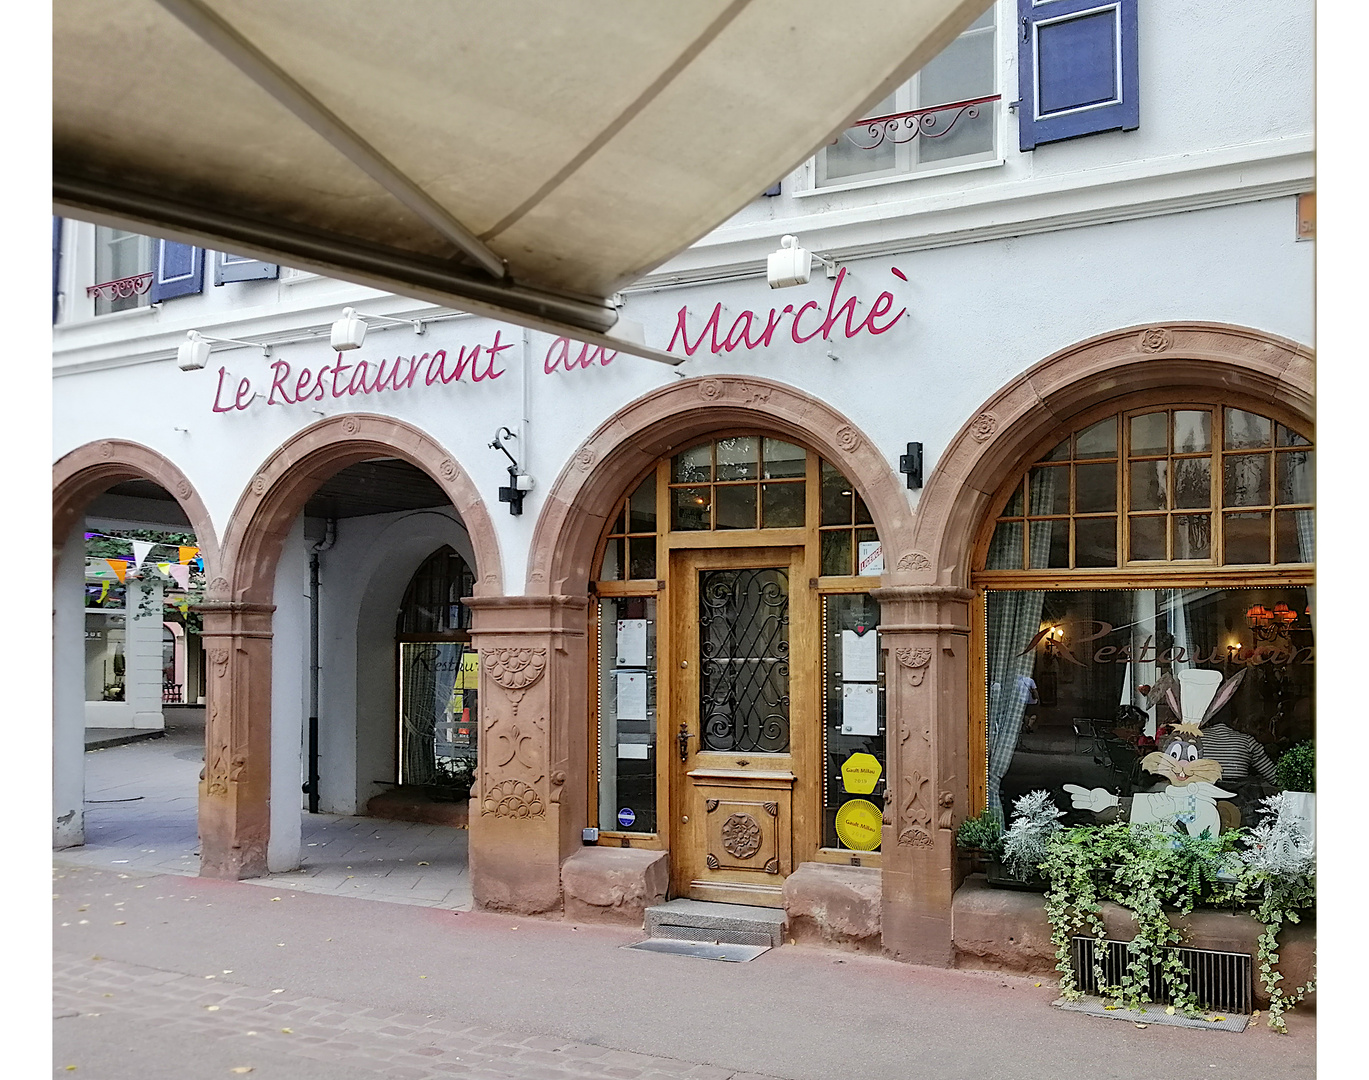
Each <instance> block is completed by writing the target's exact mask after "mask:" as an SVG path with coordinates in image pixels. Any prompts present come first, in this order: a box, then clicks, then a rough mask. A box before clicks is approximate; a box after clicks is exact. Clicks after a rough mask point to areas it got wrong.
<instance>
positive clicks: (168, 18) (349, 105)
mask: <svg viewBox="0 0 1369 1080" xmlns="http://www.w3.org/2000/svg"><path fill="white" fill-rule="evenodd" d="M988 6H989V0H867V2H857V0H851V2H847V3H833V2H832V0H671V2H665V0H659V2H651V0H483V2H475V0H407V2H406V0H396V2H391V3H379V2H376V0H120V2H119V3H109V2H108V0H59V2H58V3H56V4H54V5H53V15H52V19H53V33H54V40H53V184H54V205H55V207H56V212H57V213H59V214H63V215H68V216H73V217H79V218H85V219H88V220H96V221H101V222H104V223H108V224H116V225H120V226H122V227H125V228H134V229H143V230H146V231H153V232H156V233H157V234H158V235H161V236H164V237H168V238H170V239H174V240H179V241H182V242H186V243H194V244H198V245H202V246H208V247H214V248H217V249H222V250H227V251H232V252H235V253H237V254H241V255H245V256H249V257H252V258H258V259H264V260H267V261H271V262H283V263H285V264H287V265H290V266H295V267H299V268H301V269H308V270H315V271H318V272H320V273H324V274H328V275H331V276H333V277H337V278H342V279H345V280H350V281H355V282H359V283H361V284H365V285H371V286H374V287H376V288H381V289H385V290H388V291H393V292H397V293H401V294H405V295H409V296H414V297H417V298H420V299H424V300H430V301H433V302H436V303H441V304H450V305H454V306H456V307H459V308H462V309H465V310H469V311H475V312H479V313H482V314H488V315H492V316H495V317H497V318H501V319H506V320H509V321H511V322H514V323H518V324H522V325H525V326H533V327H535V328H539V329H548V330H552V331H554V332H556V333H558V334H567V335H572V336H575V337H577V338H579V339H580V340H583V341H588V342H591V343H602V344H612V345H614V347H618V348H623V349H625V350H626V351H629V352H637V353H639V354H641V355H649V356H652V357H653V358H654V359H667V360H669V361H670V362H678V358H677V357H668V356H667V355H666V354H664V353H663V352H659V351H657V350H655V349H651V348H642V347H640V346H638V345H634V344H631V343H625V342H623V341H622V340H619V339H618V338H616V337H610V336H607V335H609V332H610V331H611V330H612V329H613V326H614V323H615V322H616V321H617V312H616V311H615V309H614V308H613V306H612V305H611V304H610V303H609V301H608V299H607V298H608V297H610V296H611V295H612V294H613V293H614V292H615V291H617V290H618V289H620V288H622V287H623V286H624V285H626V284H628V283H630V282H632V281H634V280H635V279H637V278H638V277H640V276H641V275H642V274H644V273H646V272H648V271H650V270H652V269H653V268H655V267H657V266H659V265H660V264H661V263H663V262H664V261H666V260H667V259H669V258H670V257H671V256H672V255H674V254H675V253H676V252H678V251H680V250H682V249H684V248H685V247H687V246H688V245H689V244H691V243H693V242H694V241H695V240H697V239H699V237H701V236H703V235H704V234H705V233H707V232H708V231H709V230H710V229H712V228H714V227H716V226H717V225H719V224H720V223H722V222H723V221H725V220H726V219H727V218H728V217H729V216H730V215H732V214H733V213H735V212H736V211H737V210H739V209H740V208H741V207H742V206H744V205H745V204H746V203H747V202H749V201H750V200H752V199H754V198H755V197H756V196H757V195H758V194H760V192H761V191H762V190H763V189H764V188H766V187H767V186H768V185H770V184H771V183H773V182H774V181H775V179H776V178H777V177H780V176H782V175H783V174H784V173H786V172H787V171H789V170H790V169H792V168H793V167H794V166H795V165H797V164H798V163H799V162H800V161H802V160H803V159H804V158H805V157H807V156H808V155H809V154H811V153H812V152H813V151H814V150H815V149H816V148H817V147H818V146H820V145H822V144H823V143H824V142H826V141H827V140H828V139H829V138H830V136H831V135H832V134H833V133H835V132H836V131H838V130H840V129H841V128H842V127H844V126H845V125H846V124H847V123H849V122H850V121H851V120H853V119H855V118H857V117H859V116H860V115H861V113H862V110H863V109H864V108H866V107H867V106H869V105H872V104H874V103H875V102H877V101H879V100H880V99H881V98H882V97H884V96H885V95H886V94H887V93H888V92H889V91H890V89H892V87H893V86H895V85H897V84H898V83H899V82H901V81H902V80H904V79H906V78H908V77H909V76H910V75H911V74H912V73H913V72H914V71H916V70H917V68H919V67H920V66H921V65H922V64H924V63H926V62H927V60H929V59H930V58H931V57H933V56H934V55H936V53H937V52H938V51H940V49H941V48H943V47H944V46H945V45H946V44H947V43H949V42H950V41H951V40H952V39H953V38H954V37H955V35H956V34H958V33H959V32H960V31H961V30H962V29H964V28H965V27H966V26H968V25H969V23H970V22H972V21H973V20H974V19H975V18H976V17H977V16H978V15H980V14H981V13H982V12H983V11H984V10H985V9H986V8H987V7H988ZM620 332H623V331H621V328H620Z"/></svg>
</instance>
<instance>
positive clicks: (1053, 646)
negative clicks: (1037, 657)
mask: <svg viewBox="0 0 1369 1080" xmlns="http://www.w3.org/2000/svg"><path fill="white" fill-rule="evenodd" d="M1064 640H1065V631H1064V628H1063V627H1059V626H1056V627H1053V628H1052V629H1051V631H1050V632H1049V633H1048V634H1046V655H1047V656H1054V655H1055V654H1056V650H1057V649H1058V648H1060V643H1061V642H1062V641H1064Z"/></svg>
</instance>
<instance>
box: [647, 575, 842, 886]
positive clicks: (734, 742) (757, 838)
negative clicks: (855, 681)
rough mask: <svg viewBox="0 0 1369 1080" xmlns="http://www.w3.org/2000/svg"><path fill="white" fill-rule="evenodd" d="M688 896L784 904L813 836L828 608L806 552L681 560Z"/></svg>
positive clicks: (679, 855) (675, 739) (679, 735)
mask: <svg viewBox="0 0 1369 1080" xmlns="http://www.w3.org/2000/svg"><path fill="white" fill-rule="evenodd" d="M672 559H673V562H672V565H671V597H670V601H671V608H672V633H671V639H672V642H673V643H674V645H673V649H672V652H673V656H672V664H671V676H672V680H671V681H672V686H671V695H672V705H673V707H672V710H671V716H672V717H673V723H674V726H675V730H673V731H672V732H670V733H669V738H670V740H671V742H672V743H673V745H672V746H671V747H670V750H671V751H672V754H671V761H672V764H673V767H674V770H675V771H674V776H673V783H672V784H671V803H672V807H673V809H674V811H675V815H674V816H675V823H676V828H677V833H676V835H677V837H678V840H677V842H676V843H674V844H672V850H671V863H672V866H673V868H674V870H673V873H674V877H675V880H674V889H673V891H674V893H675V895H677V896H689V897H692V898H694V899H697V900H720V901H725V902H730V903H742V904H757V905H762V906H766V907H780V906H782V904H783V897H782V894H781V888H782V886H783V884H784V879H785V877H787V876H788V875H789V873H790V872H791V871H792V870H793V866H794V851H795V849H796V848H797V849H798V850H799V851H804V850H807V848H808V847H809V846H810V845H811V842H812V838H810V837H808V836H807V835H806V833H805V832H804V830H806V829H812V828H813V827H814V823H813V822H810V821H809V820H808V817H809V816H810V815H807V814H804V813H803V812H802V807H803V806H805V805H806V803H807V802H808V801H810V800H808V799H806V798H804V797H803V796H804V795H805V794H806V793H807V792H808V791H809V790H810V789H811V787H812V784H813V783H814V777H813V769H814V767H815V765H816V761H817V746H816V736H817V733H818V723H817V721H816V716H817V711H818V699H817V692H818V680H817V646H818V640H819V634H818V626H817V602H816V598H815V596H814V595H813V592H812V590H810V589H809V588H808V581H807V579H806V577H805V575H804V551H803V549H802V548H752V549H749V550H725V551H719V550H700V551H677V552H675V553H673V555H672Z"/></svg>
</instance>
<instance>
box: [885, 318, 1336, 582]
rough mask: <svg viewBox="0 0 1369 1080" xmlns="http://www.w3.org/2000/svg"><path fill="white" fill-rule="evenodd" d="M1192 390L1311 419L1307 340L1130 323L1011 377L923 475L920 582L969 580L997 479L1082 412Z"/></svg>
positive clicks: (1191, 325)
mask: <svg viewBox="0 0 1369 1080" xmlns="http://www.w3.org/2000/svg"><path fill="white" fill-rule="evenodd" d="M1158 390H1166V391H1171V392H1172V393H1173V394H1174V395H1175V396H1176V397H1182V396H1183V395H1184V394H1185V393H1186V392H1192V391H1195V390H1198V391H1204V392H1210V393H1220V394H1223V395H1225V396H1227V397H1235V398H1241V399H1244V400H1246V401H1247V402H1249V403H1251V404H1254V403H1270V404H1273V405H1275V406H1277V408H1278V409H1279V410H1280V411H1282V412H1285V413H1291V414H1292V415H1293V416H1295V417H1297V418H1298V419H1300V420H1302V421H1304V422H1305V423H1307V424H1309V425H1310V424H1311V423H1312V422H1313V417H1314V405H1313V399H1314V362H1313V354H1312V350H1311V349H1310V348H1308V347H1307V346H1305V345H1299V344H1298V343H1297V342H1294V341H1289V340H1288V339H1286V338H1281V337H1276V336H1275V335H1273V334H1267V333H1264V332H1263V331H1260V330H1253V329H1250V328H1248V327H1242V326H1227V325H1224V324H1221V323H1199V322H1172V323H1165V324H1163V325H1160V324H1152V325H1147V326H1131V327H1127V328H1126V329H1124V330H1114V331H1111V332H1109V333H1106V334H1100V335H1098V336H1097V337H1092V338H1089V339H1087V340H1085V341H1081V342H1078V343H1076V344H1074V345H1070V346H1068V347H1067V348H1064V349H1061V350H1060V351H1059V352H1056V353H1053V354H1052V355H1050V356H1048V357H1046V359H1044V360H1042V361H1041V362H1040V363H1038V364H1036V365H1035V366H1033V367H1031V368H1028V369H1027V370H1026V371H1025V372H1023V373H1022V374H1021V375H1019V376H1018V377H1017V378H1015V379H1013V380H1012V381H1011V382H1009V383H1008V384H1007V385H1005V386H1004V387H1003V388H1002V389H1000V390H999V391H998V392H997V393H995V394H994V395H993V396H992V397H990V398H989V399H988V400H987V401H985V402H984V404H983V405H982V406H980V408H979V409H978V410H976V411H975V413H974V415H973V416H972V417H971V418H970V419H969V420H967V421H966V422H965V424H964V426H962V427H961V429H960V431H959V432H957V433H956V435H955V437H954V438H953V439H952V440H951V442H950V444H949V445H948V446H947V447H946V450H945V452H944V453H942V455H941V457H940V458H939V459H938V460H937V463H936V467H935V468H934V469H933V470H932V473H931V475H930V476H929V477H928V479H927V486H926V488H925V489H924V490H923V493H922V500H921V502H920V503H919V504H918V512H917V522H916V527H915V530H914V532H913V538H912V545H911V546H912V552H913V556H912V561H913V562H915V563H916V567H915V569H916V577H915V579H914V580H916V581H922V582H932V581H935V582H937V583H940V584H943V585H950V586H959V587H964V586H966V585H967V584H968V583H969V575H970V570H971V567H970V556H971V549H972V546H973V543H974V536H975V530H976V529H977V527H978V525H979V521H980V519H981V517H982V516H983V515H984V513H985V512H986V510H987V509H988V503H989V500H990V499H991V498H992V496H993V494H994V492H995V490H997V488H998V486H999V485H1000V484H1001V483H1003V482H1004V480H1005V478H1006V477H1007V476H1008V475H1009V474H1010V473H1011V472H1012V471H1013V470H1014V469H1016V468H1017V467H1019V466H1020V465H1022V464H1024V463H1025V459H1026V458H1027V457H1028V456H1030V455H1031V454H1032V453H1033V452H1035V451H1036V450H1038V449H1040V444H1041V443H1042V440H1044V439H1046V438H1048V437H1049V436H1050V435H1051V433H1052V431H1053V430H1055V429H1056V428H1058V427H1059V426H1060V425H1062V424H1064V423H1067V422H1068V421H1069V420H1070V419H1072V418H1073V417H1075V416H1077V415H1079V414H1080V413H1083V412H1084V411H1085V410H1088V409H1091V408H1093V407H1095V406H1098V405H1102V404H1103V403H1105V402H1108V401H1113V400H1116V401H1118V402H1121V401H1122V400H1123V399H1124V398H1129V397H1136V396H1139V395H1141V394H1144V393H1146V392H1150V391H1158Z"/></svg>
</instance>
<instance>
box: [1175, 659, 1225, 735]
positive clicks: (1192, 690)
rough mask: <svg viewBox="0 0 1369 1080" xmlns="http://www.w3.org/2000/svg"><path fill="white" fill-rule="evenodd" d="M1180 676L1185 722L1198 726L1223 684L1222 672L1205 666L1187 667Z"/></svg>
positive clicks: (1181, 702) (1180, 703) (1180, 694)
mask: <svg viewBox="0 0 1369 1080" xmlns="http://www.w3.org/2000/svg"><path fill="white" fill-rule="evenodd" d="M1178 676H1179V706H1180V708H1181V709H1182V711H1183V723H1185V724H1191V725H1193V726H1194V727H1197V726H1198V725H1199V724H1201V723H1202V722H1203V715H1204V714H1205V713H1206V712H1207V707H1208V706H1209V705H1211V704H1212V699H1213V698H1215V697H1216V696H1217V690H1218V688H1219V687H1220V686H1221V685H1222V673H1221V672H1220V671H1210V670H1205V669H1203V668H1186V669H1184V670H1183V671H1180V672H1179V673H1178Z"/></svg>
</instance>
